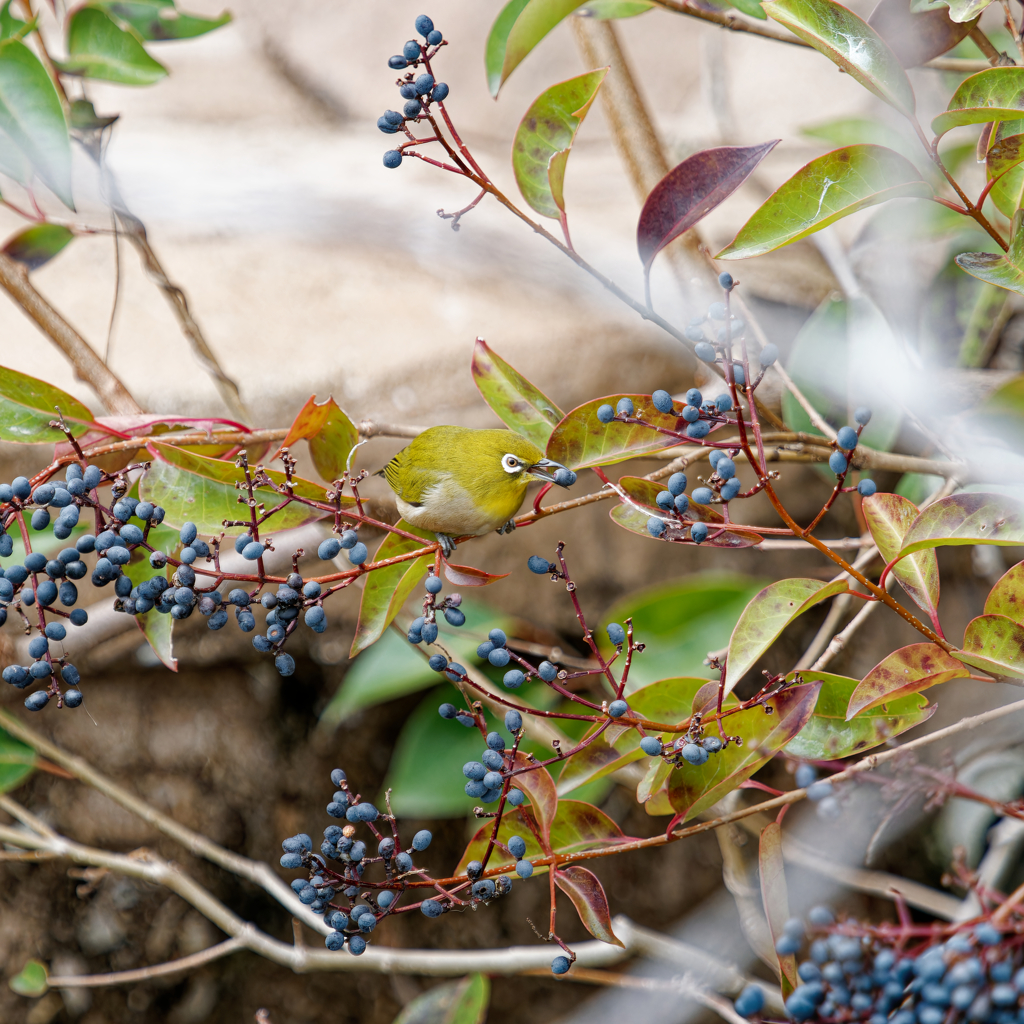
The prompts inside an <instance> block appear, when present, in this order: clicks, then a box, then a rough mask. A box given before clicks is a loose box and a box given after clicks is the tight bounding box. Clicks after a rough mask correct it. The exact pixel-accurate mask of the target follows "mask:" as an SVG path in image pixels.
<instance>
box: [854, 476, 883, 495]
mask: <svg viewBox="0 0 1024 1024" xmlns="http://www.w3.org/2000/svg"><path fill="white" fill-rule="evenodd" d="M877 490H878V486H877V485H876V484H875V481H874V480H861V482H860V483H859V484H857V493H858V494H859V495H860V496H861V497H862V498H870V497H871V495H872V494H874V493H875V491H877Z"/></svg>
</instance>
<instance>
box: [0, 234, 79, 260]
mask: <svg viewBox="0 0 1024 1024" xmlns="http://www.w3.org/2000/svg"><path fill="white" fill-rule="evenodd" d="M74 237H75V234H74V232H73V231H71V230H70V229H69V228H66V227H64V225H63V224H46V223H44V224H34V225H32V227H30V228H25V229H24V230H22V231H19V232H18V233H17V234H16V235H13V236H12V237H11V238H9V239H7V241H6V242H5V243H4V247H3V251H4V253H6V255H8V256H10V257H11V259H13V260H17V261H18V262H19V263H24V264H25V266H26V267H27V268H28V269H29V270H30V271H31V270H38V269H39V267H41V266H42V265H43V264H44V263H49V261H50V260H52V259H53V257H54V256H56V255H57V253H59V252H60V251H61V249H63V248H64V246H66V245H67V244H68V242H70V241H71V239H72V238H74Z"/></svg>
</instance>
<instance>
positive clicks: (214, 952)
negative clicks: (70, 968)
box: [46, 938, 246, 988]
mask: <svg viewBox="0 0 1024 1024" xmlns="http://www.w3.org/2000/svg"><path fill="white" fill-rule="evenodd" d="M245 948H246V946H245V942H244V941H243V940H242V939H239V938H232V939H227V940H225V941H224V942H218V943H217V945H215V946H209V947H207V948H206V949H204V950H202V951H200V952H199V953H193V954H192V955H191V956H183V957H181V958H180V959H178V960H171V961H169V962H168V963H164V964H154V965H153V966H152V967H138V968H136V969H135V970H133V971H112V972H111V973H110V974H74V975H72V974H69V975H52V976H50V977H49V978H47V979H46V983H47V984H48V985H49V986H50V988H100V987H107V986H110V985H131V984H134V983H135V982H138V981H149V979H150V978H163V977H166V976H167V975H169V974H180V973H181V972H182V971H191V970H193V969H194V968H196V967H202V966H203V964H208V963H211V962H212V961H214V960H219V959H220V958H221V957H224V956H229V955H230V954H231V953H235V952H237V951H238V950H240V949H245Z"/></svg>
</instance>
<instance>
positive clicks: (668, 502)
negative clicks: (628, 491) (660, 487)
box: [654, 491, 675, 510]
mask: <svg viewBox="0 0 1024 1024" xmlns="http://www.w3.org/2000/svg"><path fill="white" fill-rule="evenodd" d="M654 500H655V501H656V502H657V503H658V507H659V508H663V509H666V510H668V509H670V508H672V506H673V505H674V504H675V498H673V496H672V492H671V491H659V492H658V494H657V496H656V497H655V499H654Z"/></svg>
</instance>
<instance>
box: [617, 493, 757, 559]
mask: <svg viewBox="0 0 1024 1024" xmlns="http://www.w3.org/2000/svg"><path fill="white" fill-rule="evenodd" d="M618 484H619V486H620V487H621V488H622V489H623V490H624V491H625V492H626V494H628V495H629V497H630V498H631V499H632V501H633V502H634V503H635V505H634V504H626V503H623V504H621V505H617V506H615V508H613V509H612V510H611V512H610V513H609V514H610V516H611V519H612V522H614V523H617V524H618V525H619V526H621V527H623V528H624V529H626V530H629V531H630V532H631V533H636V534H639V535H640V536H641V537H645V538H646V539H647V540H655V539H657V540H659V541H662V542H670V543H681V542H684V541H688V540H689V533H688V530H689V524H690V523H691V522H694V523H695V522H701V523H707V524H708V525H709V526H710V527H712V528H714V527H717V526H722V525H724V523H725V519H724V517H723V516H722V514H721V513H720V512H718V511H717V510H716V509H714V508H712V507H711V506H709V505H699V504H697V503H696V502H691V504H690V507H689V508H688V509H687V512H686V516H685V518H683V519H679V518H677V517H676V516H674V515H670V514H669V513H667V512H666V511H665V510H664V509H663V508H661V507H660V506H659V505H658V504H657V502H656V500H655V498H656V496H657V494H658V493H659V492H660V491H663V490H664V489H665V487H664V484H663V483H661V482H659V481H657V480H645V479H644V478H643V477H639V476H622V477H619V480H618ZM637 505H639V506H640V508H637V507H636V506H637ZM652 516H653V517H657V518H659V519H661V520H662V522H663V523H665V525H666V527H667V529H666V530H665V532H664V533H663V534H662V535H661V536H660V537H658V538H654V537H652V536H651V534H650V531H649V530H648V529H647V521H648V519H650V518H651V517H652ZM762 540H764V538H763V537H762V536H761V535H760V534H757V533H754V532H752V531H748V530H726V531H725V532H724V533H716V532H715V531H714V529H712V532H711V533H709V534H708V539H707V540H706V541H704V542H703V543H704V544H706V545H707V546H708V547H712V548H749V547H753V546H754V545H755V544H760V543H761V541H762Z"/></svg>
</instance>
